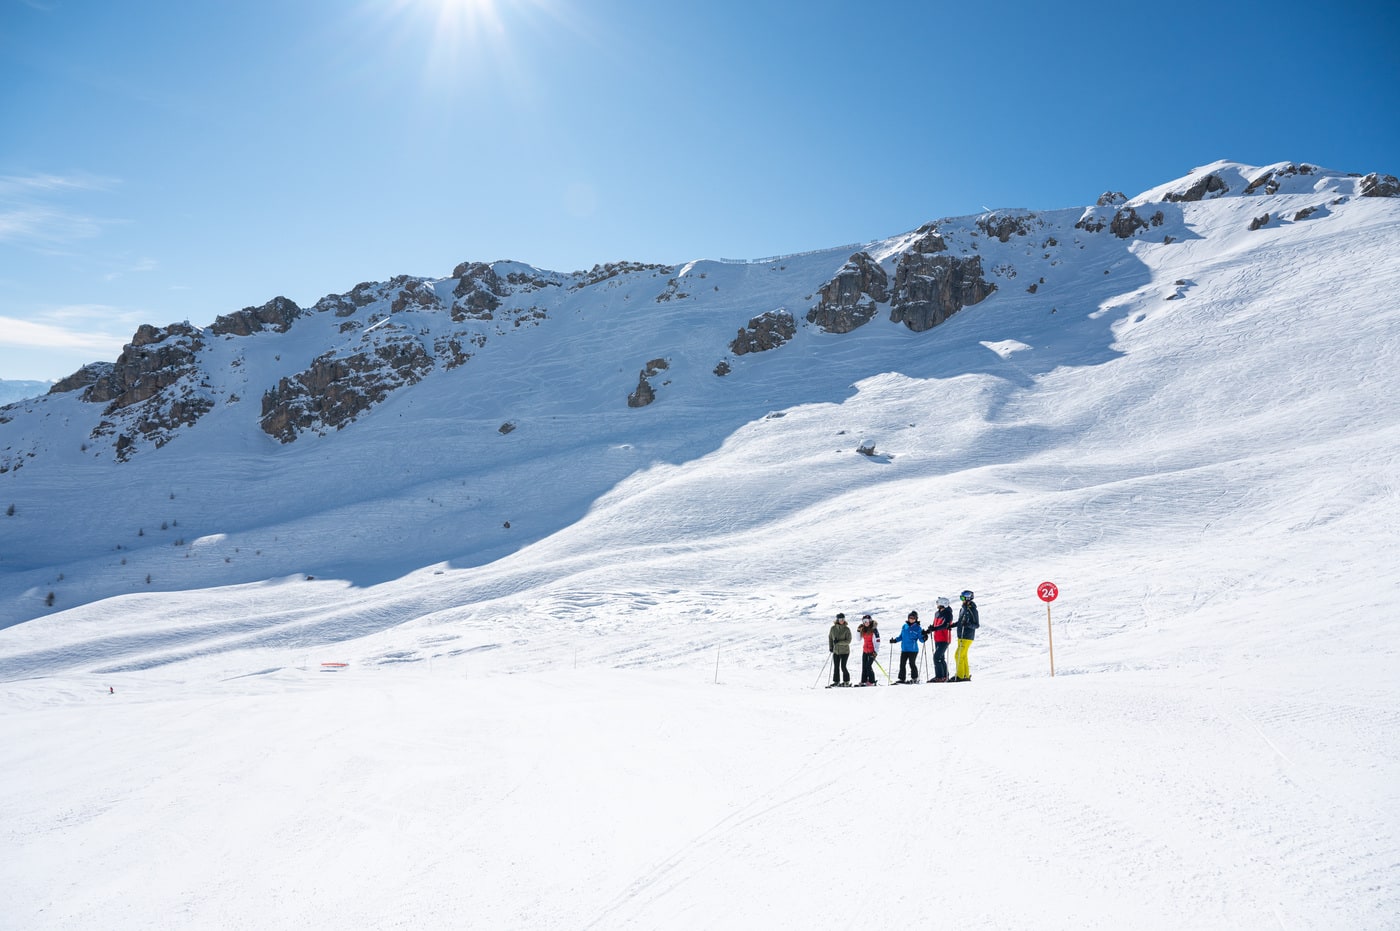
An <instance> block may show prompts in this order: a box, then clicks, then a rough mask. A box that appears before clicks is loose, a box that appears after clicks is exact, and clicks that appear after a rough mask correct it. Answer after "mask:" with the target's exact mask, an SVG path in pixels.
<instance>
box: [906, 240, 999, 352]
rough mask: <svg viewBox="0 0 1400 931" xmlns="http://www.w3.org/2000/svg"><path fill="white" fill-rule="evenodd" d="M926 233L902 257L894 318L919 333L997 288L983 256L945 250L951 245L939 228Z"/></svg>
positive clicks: (980, 299) (982, 298)
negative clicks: (985, 275) (984, 274)
mask: <svg viewBox="0 0 1400 931" xmlns="http://www.w3.org/2000/svg"><path fill="white" fill-rule="evenodd" d="M919 232H920V233H921V234H922V235H921V236H920V237H919V238H918V239H917V240H915V241H914V243H913V244H912V245H911V246H910V247H909V250H908V251H906V252H905V253H904V254H903V255H901V256H900V257H899V264H898V265H896V266H895V272H894V290H893V293H892V294H891V297H890V320H891V321H892V322H894V323H903V324H904V325H905V326H907V327H908V328H909V329H911V330H913V331H914V332H916V333H921V332H923V331H924V330H928V329H932V328H933V327H935V326H937V325H938V324H940V323H942V322H943V321H945V320H947V319H948V318H949V317H951V316H952V315H953V314H955V313H957V312H958V311H959V310H962V309H963V308H964V307H968V306H971V305H973V304H977V303H980V302H981V301H983V300H985V299H986V297H987V295H989V294H991V293H992V292H993V291H995V290H996V285H995V284H992V283H991V282H989V281H987V280H986V279H984V278H983V277H982V257H981V256H976V255H973V256H965V257H961V258H960V257H958V256H954V255H947V254H944V251H945V250H946V249H947V248H948V247H947V244H946V243H945V242H944V240H943V237H942V235H940V234H939V232H938V230H937V229H934V228H931V227H927V226H925V227H921V228H920V230H919Z"/></svg>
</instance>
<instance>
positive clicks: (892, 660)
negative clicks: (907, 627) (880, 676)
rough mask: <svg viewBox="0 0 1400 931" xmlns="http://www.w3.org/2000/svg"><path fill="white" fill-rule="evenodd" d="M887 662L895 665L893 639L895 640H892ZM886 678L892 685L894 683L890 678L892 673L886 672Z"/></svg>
mask: <svg viewBox="0 0 1400 931" xmlns="http://www.w3.org/2000/svg"><path fill="white" fill-rule="evenodd" d="M885 662H887V663H889V664H890V665H891V666H893V665H894V641H893V640H891V641H890V658H889V659H887V660H885ZM885 679H886V680H887V681H888V682H889V683H890V684H891V685H893V684H894V680H893V679H891V678H890V674H889V673H888V672H887V673H885Z"/></svg>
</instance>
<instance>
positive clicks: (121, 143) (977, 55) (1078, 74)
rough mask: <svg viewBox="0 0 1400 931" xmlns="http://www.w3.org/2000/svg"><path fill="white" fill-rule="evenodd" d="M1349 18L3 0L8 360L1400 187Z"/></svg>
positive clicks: (983, 8)
mask: <svg viewBox="0 0 1400 931" xmlns="http://www.w3.org/2000/svg"><path fill="white" fill-rule="evenodd" d="M1397 45H1400V12H1397V10H1396V9H1395V8H1394V7H1393V6H1392V5H1389V4H1384V5H1383V4H1378V3H1376V4H1369V3H1357V2H1345V0H1344V2H1338V3H1333V4H1327V5H1321V4H1316V3H1303V2H1272V3H1262V2H1239V3H1234V4H1216V3H1199V2H1177V3H1171V4H1139V3H1124V2H1111V3H1110V2H1083V3H1060V4H1053V3H1022V2H981V3H973V2H968V3H959V4H952V3H943V2H937V0H927V2H895V0H868V2H866V3H864V4H850V3H835V2H828V0H806V2H801V3H796V2H793V3H788V2H763V0H751V2H748V3H741V2H731V0H715V2H711V3H708V4H704V5H682V4H670V3H664V2H663V3H655V2H649V3H644V2H625V0H588V2H584V0H491V2H488V0H477V2H469V0H335V2H332V0H295V2H287V0H275V2H265V0H242V2H239V3H189V2H174V0H170V2H163V0H128V2H122V3H111V2H108V0H0V379H53V378H58V377H62V376H63V375H66V374H68V373H70V372H72V371H74V370H76V369H77V368H78V367H79V366H80V365H82V364H83V363H85V362H89V361H95V360H100V359H108V360H111V359H115V358H116V356H117V354H118V353H119V352H120V350H121V345H122V343H124V342H125V341H126V340H128V339H129V338H130V336H131V334H132V332H133V331H134V330H135V328H136V326H137V325H138V324H140V323H155V324H165V323H170V322H174V321H179V320H189V321H191V322H193V323H196V324H200V325H204V324H208V323H209V322H211V321H212V320H213V319H214V317H215V316H217V315H219V314H222V313H228V312H230V311H233V310H237V309H239V308H241V307H244V306H248V305H254V304H261V303H263V302H265V301H267V300H268V299H270V298H272V297H273V296H275V295H278V294H282V295H286V296H288V297H290V298H292V299H293V300H295V301H297V302H298V303H302V304H309V303H312V302H314V301H315V300H317V299H318V298H320V297H322V296H323V295H325V294H328V293H331V292H342V291H346V290H348V289H349V288H351V287H353V286H354V285H355V284H356V283H358V282H360V281H364V280H382V279H385V278H388V277H391V276H393V275H395V274H402V273H410V274H419V275H430V276H443V275H446V274H448V273H449V272H450V271H451V270H452V267H453V266H454V265H455V264H456V263H457V262H460V261H463V260H467V259H470V260H479V261H491V260H494V259H506V258H509V259H516V260H519V261H524V262H529V263H531V264H534V265H537V266H540V267H542V268H548V269H553V270H558V271H571V270H574V269H579V268H587V267H590V266H592V265H593V264H595V263H598V262H607V261H615V260H619V259H632V260H637V261H649V262H666V263H681V262H685V261H689V260H691V259H696V258H719V257H739V258H754V257H759V256H766V255H774V254H780V253H787V252H796V251H802V250H806V249H814V248H819V247H824V246H831V245H838V244H842V243H848V242H856V241H862V240H866V239H874V238H879V237H884V236H889V235H893V234H896V233H899V232H903V231H905V230H908V229H912V228H914V227H916V226H918V225H919V224H921V223H923V222H926V221H928V220H931V219H935V218H937V217H942V216H956V215H962V214H968V213H976V212H979V211H981V210H982V209H983V208H984V207H993V208H996V207H1026V208H1031V209H1053V208H1058V207H1068V206H1073V205H1084V204H1089V203H1092V202H1093V200H1094V199H1095V198H1096V197H1097V196H1098V194H1099V193H1100V192H1102V191H1104V190H1109V189H1112V190H1122V191H1125V192H1126V193H1128V194H1129V195H1132V194H1136V193H1138V192H1140V191H1142V190H1145V189H1147V188H1149V187H1152V186H1155V185H1157V184H1160V183H1162V182H1164V181H1168V180H1171V179H1172V178H1176V177H1179V176H1181V175H1184V174H1186V173H1187V172H1188V171H1190V170H1191V169H1192V168H1194V167H1196V166H1198V165H1202V164H1205V163H1208V162H1211V161H1214V160H1216V159H1219V158H1229V159H1234V160H1237V161H1241V162H1245V163H1249V164H1257V165H1265V164H1271V163H1273V162H1278V161H1284V160H1293V161H1309V162H1313V163H1317V164H1321V165H1325V166H1327V167H1331V168H1338V169H1344V170H1349V171H1362V172H1366V171H1382V172H1388V173H1392V174H1395V173H1400V119H1397V117H1396V112H1397V111H1396V101H1397V92H1400V64H1397V60H1398V59H1400V56H1397V55H1396V54H1395V52H1394V49H1395V48H1396V47H1397Z"/></svg>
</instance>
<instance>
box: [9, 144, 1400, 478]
mask: <svg viewBox="0 0 1400 931" xmlns="http://www.w3.org/2000/svg"><path fill="white" fill-rule="evenodd" d="M1227 196H1228V197H1245V198H1255V199H1264V200H1271V199H1274V198H1279V197H1285V196H1288V197H1292V198H1294V200H1291V201H1288V202H1287V203H1288V204H1290V205H1291V206H1289V207H1288V209H1287V210H1284V209H1283V208H1282V207H1279V208H1272V207H1271V208H1267V209H1265V210H1264V211H1263V216H1262V217H1261V216H1260V215H1259V214H1258V213H1257V212H1256V213H1255V214H1253V217H1254V226H1255V228H1264V227H1266V226H1268V227H1272V226H1275V225H1277V224H1280V223H1289V222H1300V221H1303V220H1310V219H1311V220H1314V221H1315V220H1317V219H1322V218H1325V217H1326V216H1327V213H1328V211H1329V210H1330V209H1332V208H1335V207H1336V206H1337V205H1339V204H1341V203H1344V202H1345V201H1346V200H1348V199H1349V198H1353V197H1366V198H1372V197H1396V196H1400V182H1398V181H1397V180H1396V178H1395V177H1394V176H1392V175H1386V174H1380V173H1371V174H1367V175H1343V174H1340V173H1336V172H1327V171H1325V170H1323V169H1320V168H1318V167H1317V166H1313V165H1309V164H1306V163H1302V164H1294V163H1280V164H1278V165H1274V166H1270V167H1268V168H1264V169H1246V168H1245V167H1243V166H1235V165H1233V164H1231V163H1217V164H1216V165H1213V166H1207V167H1206V168H1203V169H1198V170H1196V171H1195V172H1193V173H1192V174H1190V175H1188V176H1186V177H1185V178H1182V179H1180V180H1179V181H1177V182H1173V183H1171V184H1168V185H1164V186H1163V187H1161V188H1158V189H1155V190H1154V191H1153V192H1148V194H1145V195H1141V196H1139V197H1137V198H1132V199H1129V198H1126V197H1124V195H1123V194H1122V193H1121V192H1113V191H1109V192H1105V193H1104V194H1103V195H1101V196H1100V197H1098V198H1097V201H1096V203H1095V204H1094V205H1093V206H1091V207H1087V208H1084V209H1083V210H1082V211H1080V212H1079V213H1078V219H1077V220H1073V221H1072V220H1063V219H1061V215H1062V213H1063V212H1060V213H1051V214H1038V213H1035V212H1030V211H994V212H988V213H986V214H983V215H981V216H978V217H970V218H946V219H942V220H938V221H934V222H931V223H927V224H925V225H923V226H921V227H919V228H918V229H917V230H914V231H913V232H911V233H909V234H906V235H904V236H899V237H894V238H892V239H891V240H887V241H884V242H882V243H872V244H869V245H868V246H867V247H865V248H862V249H858V250H856V251H854V252H852V253H850V254H849V255H848V257H847V258H845V259H844V261H839V264H837V265H836V267H835V268H831V267H830V266H828V270H827V271H826V272H825V274H824V275H823V277H820V278H815V279H809V280H807V281H806V282H805V283H804V282H802V281H796V282H794V284H793V286H792V287H793V290H792V292H791V293H792V295H793V297H792V299H793V300H797V301H802V300H803V297H804V294H805V298H806V301H805V306H806V307H807V309H806V311H805V313H803V315H802V316H801V317H800V318H799V317H797V316H795V315H794V314H793V313H792V312H791V311H790V310H789V309H788V308H787V307H786V306H775V305H774V304H772V303H770V304H769V305H768V307H769V308H771V309H767V310H762V311H761V312H758V313H755V312H753V310H750V311H748V312H747V313H746V314H745V315H744V316H742V317H740V318H739V319H738V320H735V321H733V322H732V323H730V327H736V326H737V334H736V335H735V336H734V337H733V338H732V339H731V340H729V342H728V343H727V344H724V343H717V344H715V345H713V350H712V351H713V352H714V355H712V356H711V360H713V359H714V358H715V357H716V356H718V357H719V361H718V363H717V364H713V368H712V369H711V368H710V366H711V365H712V362H705V363H704V369H705V370H706V371H705V372H704V374H705V377H714V376H724V375H727V374H729V373H731V372H735V371H736V365H738V364H739V363H738V360H740V359H745V358H746V357H748V358H749V359H752V357H755V356H761V355H764V354H767V353H772V352H775V351H781V350H782V348H783V347H784V346H786V345H788V344H790V343H792V342H793V341H795V340H799V339H802V338H803V335H802V334H803V331H804V330H807V329H810V330H811V331H813V332H815V333H823V334H830V335H834V336H848V335H849V334H853V333H855V332H856V331H858V330H861V329H862V328H865V327H869V326H871V325H873V323H874V321H876V320H877V319H878V318H879V317H880V316H881V315H882V314H883V315H884V317H885V319H886V320H887V321H888V322H889V323H892V324H896V325H902V326H903V327H904V328H906V329H907V330H909V331H912V332H915V333H923V332H926V331H928V330H930V329H933V328H935V327H937V326H939V325H940V324H942V323H943V322H945V321H947V320H948V319H949V318H951V317H952V316H954V315H955V314H957V313H959V312H961V311H963V310H964V309H966V308H968V307H973V306H976V305H978V304H981V303H983V302H985V301H986V300H987V299H988V298H989V297H991V296H992V295H994V294H995V293H996V292H997V291H998V290H999V284H998V281H1001V282H1005V281H1006V280H1009V279H1012V278H1015V277H1016V276H1017V275H1018V274H1019V273H1025V272H1027V271H1029V272H1030V273H1031V274H1032V275H1033V276H1034V277H1035V278H1038V280H1035V281H1034V282H1033V283H1032V284H1030V286H1029V287H1027V288H1025V291H1026V292H1027V293H1029V294H1030V295H1033V296H1035V299H1037V300H1039V299H1041V295H1042V294H1043V293H1044V291H1045V290H1046V289H1049V288H1051V287H1052V286H1053V284H1054V281H1053V280H1052V279H1054V278H1055V276H1056V274H1057V270H1056V269H1057V266H1059V265H1060V264H1061V263H1063V262H1065V261H1068V260H1070V259H1071V258H1072V255H1073V253H1072V252H1070V251H1069V250H1070V248H1071V247H1072V246H1073V245H1074V244H1075V242H1074V240H1075V239H1076V237H1084V236H1099V235H1102V234H1103V233H1105V232H1107V233H1108V234H1110V235H1111V236H1113V237H1115V238H1117V239H1119V240H1122V241H1123V242H1124V244H1125V247H1126V245H1128V244H1130V243H1131V242H1132V241H1134V240H1137V239H1142V238H1144V237H1149V236H1154V235H1156V234H1157V233H1158V232H1160V231H1161V229H1162V228H1163V227H1169V228H1171V229H1172V230H1173V231H1176V230H1178V229H1179V228H1180V227H1181V226H1182V224H1183V218H1182V211H1183V210H1186V209H1188V208H1189V206H1190V205H1191V204H1193V203H1196V202H1199V201H1201V200H1206V199H1215V198H1220V197H1227ZM1071 216H1073V215H1072V214H1071ZM1178 235H1180V233H1178ZM1160 241H1161V242H1164V243H1166V244H1170V243H1171V242H1172V241H1173V236H1172V235H1170V234H1167V235H1163V236H1160ZM984 260H985V261H984ZM721 267H722V266H710V265H703V264H701V263H692V264H691V265H688V266H685V267H684V268H681V267H678V266H668V265H656V264H643V263H636V262H617V263H608V264H606V265H597V266H594V267H593V268H592V269H590V270H588V271H583V272H575V273H572V274H561V273H556V272H548V271H542V270H539V269H535V268H533V267H531V266H528V265H524V264H521V263H515V262H493V263H487V262H462V263H460V264H459V265H457V266H456V267H455V268H454V269H453V270H452V273H451V275H449V276H447V277H445V278H440V279H434V278H430V277H423V276H414V275H400V276H396V277H394V278H392V279H390V280H388V281H383V282H361V283H360V284H357V285H356V286H355V287H353V288H351V289H350V290H349V291H347V292H344V293H340V294H329V295H327V296H325V297H323V298H321V299H320V300H319V301H317V302H315V303H314V304H313V305H311V306H310V307H306V308H303V307H300V306H298V305H297V304H296V303H295V302H294V301H292V300H290V299H288V298H286V297H280V296H279V297H275V298H273V299H272V300H270V301H268V302H266V303H264V304H262V305H260V306H251V307H245V308H243V309H242V310H239V311H236V312H233V313H230V314H226V315H223V316H220V317H218V318H216V319H215V320H214V322H213V323H212V324H211V325H209V326H208V327H205V328H200V327H196V326H193V325H191V324H189V323H177V324H171V325H169V326H165V327H154V326H149V325H143V326H142V327H140V328H138V330H137V332H136V333H135V334H134V335H133V337H132V340H131V342H130V343H129V344H128V345H127V346H126V347H124V349H123V351H122V353H121V355H120V356H119V357H118V359H117V360H116V361H115V362H100V363H94V364H91V365H88V366H84V367H83V368H82V369H80V370H79V371H77V372H75V373H74V374H72V375H70V376H69V377H67V378H65V379H63V380H62V381H60V382H58V383H56V384H55V385H54V386H53V388H52V389H51V391H50V395H54V396H62V395H68V396H76V397H78V398H81V400H82V401H83V402H85V404H91V405H93V406H94V409H95V410H94V414H93V418H92V426H91V428H90V430H89V434H88V436H89V440H90V441H91V442H92V443H93V444H94V445H95V447H96V449H95V452H96V453H97V454H99V455H100V454H101V453H102V451H103V450H104V449H109V450H110V453H111V455H112V456H113V458H115V459H116V460H118V461H126V460H128V459H129V458H130V457H131V456H133V455H138V454H141V453H142V452H143V451H145V450H155V449H159V448H161V447H163V446H165V445H166V444H168V443H170V442H172V441H173V440H175V439H177V438H178V437H180V436H181V435H182V434H184V433H186V432H189V431H190V430H192V429H195V428H197V426H198V424H199V423H200V421H201V419H202V418H204V417H205V416H207V415H208V414H209V412H210V411H212V410H215V409H216V408H220V407H229V408H231V409H235V410H243V405H244V403H245V394H246V403H247V404H248V405H251V411H250V416H249V419H248V421H247V422H248V424H249V426H250V427H251V428H253V429H255V430H257V431H259V432H261V433H262V434H264V435H265V436H266V437H268V438H270V439H271V440H273V441H275V442H277V443H280V444H291V443H296V442H298V441H299V440H301V439H303V438H305V437H308V436H317V435H326V434H328V433H330V432H334V431H337V430H342V429H346V428H347V427H349V426H351V425H352V424H354V423H355V422H356V421H357V420H359V419H360V418H362V417H365V416H367V415H369V414H370V413H371V412H372V411H373V410H374V409H375V408H376V407H378V406H379V405H381V404H383V403H385V402H386V400H387V399H389V398H390V397H393V396H396V395H398V394H401V393H403V392H405V391H408V390H409V389H411V388H412V386H414V385H416V384H419V383H420V382H422V381H423V380H424V379H426V378H430V377H446V376H448V373H452V372H454V371H457V370H464V371H470V370H471V364H470V363H471V361H472V360H473V359H474V358H475V357H476V356H477V355H478V354H479V353H481V352H483V351H486V348H487V346H488V344H495V343H497V342H499V341H500V340H502V339H516V338H523V335H522V336H517V334H525V333H528V332H529V331H532V330H535V329H537V328H540V327H546V328H547V327H548V325H549V324H550V321H551V318H552V317H553V316H555V315H557V314H559V313H561V312H563V311H562V310H561V308H563V307H569V308H571V310H570V311H569V312H570V313H572V314H575V315H587V314H592V313H601V311H594V310H590V308H601V307H603V306H605V305H606V306H608V307H612V308H614V309H613V310H609V311H607V314H616V313H619V312H620V311H619V310H617V309H616V308H621V307H627V306H633V307H637V308H640V307H643V306H646V305H648V304H649V305H651V306H657V305H665V304H674V303H676V302H681V303H682V305H683V306H684V307H686V308H690V307H694V313H697V314H703V313H705V308H706V307H707V306H708V304H707V300H708V298H709V296H710V295H713V294H714V293H715V292H718V291H719V290H720V284H719V283H718V281H717V280H716V279H711V280H706V276H707V275H708V274H710V272H711V271H718V269H719V268H721ZM767 271H768V272H769V273H771V274H773V275H775V276H781V275H783V274H786V273H787V265H786V264H780V263H770V264H769V265H768V266H767ZM1044 299H1045V300H1046V301H1047V303H1049V302H1052V301H1053V298H1051V297H1050V296H1049V295H1048V294H1047V295H1045V297H1044ZM629 302H632V303H629ZM725 306H732V305H731V304H726V305H725ZM1047 310H1053V307H1047ZM686 312H687V313H688V312H691V311H688V310H687V311H686ZM598 323H599V325H604V324H607V325H611V324H610V323H608V321H607V318H605V317H600V318H598ZM628 325H629V326H645V325H646V324H645V322H644V316H643V317H638V318H637V320H636V322H634V323H632V324H628ZM729 332H730V333H736V330H735V329H732V328H731V329H730V330H729ZM298 334H306V336H304V337H303V338H302V341H303V342H304V341H305V340H306V339H310V340H311V343H310V344H309V345H311V346H312V348H313V351H311V352H306V353H305V354H304V355H303V354H301V353H300V351H298V352H296V353H292V354H291V355H289V356H287V357H286V358H285V360H284V356H283V352H282V351H281V350H282V347H283V346H284V344H285V345H287V346H290V345H292V343H289V342H288V341H289V340H293V339H294V338H296V337H297V336H298ZM317 342H319V345H316V343H317ZM296 345H298V346H300V345H301V343H300V342H298V343H296ZM658 348H661V349H663V351H666V350H665V347H658ZM298 357H299V358H298ZM670 364H671V363H670V362H669V361H668V356H663V357H659V358H654V359H652V360H651V361H650V362H648V363H647V365H646V366H645V367H644V368H643V369H642V370H641V372H640V373H639V375H638V376H637V381H636V382H632V383H627V382H620V383H619V384H618V385H617V386H616V394H615V395H614V397H615V398H616V399H617V401H616V403H617V404H618V406H619V407H623V406H627V407H645V406H649V405H652V404H655V403H656V402H657V401H658V400H660V399H661V398H660V396H659V394H658V386H657V385H655V384H653V380H654V379H655V378H656V377H657V375H658V374H659V373H660V372H661V371H662V370H664V369H666V368H668V366H670ZM744 364H746V365H753V364H757V361H756V360H755V361H746V362H745V363H744ZM230 369H233V370H237V371H238V372H240V373H241V377H242V378H243V380H244V384H245V385H246V387H245V388H244V389H242V391H241V392H235V391H233V390H231V389H215V388H214V387H213V385H214V384H218V383H224V382H227V381H228V379H227V378H224V377H222V376H225V375H227V374H228V371H229V370H230ZM633 371H636V370H635V369H634V370H633ZM696 371H701V369H698V368H694V367H691V368H687V367H685V366H682V367H681V369H679V370H674V369H673V370H672V372H670V373H669V374H668V377H669V378H671V379H677V378H682V377H696V376H695V375H694V374H692V373H693V372H696ZM464 377H469V376H464ZM667 384H670V382H669V381H668V382H666V383H665V384H663V385H661V386H659V387H660V388H661V389H662V390H663V391H664V389H665V387H666V385H667ZM32 403H33V402H32V401H28V402H21V403H18V404H14V405H10V406H9V407H7V408H0V423H5V422H8V421H11V420H13V419H14V418H15V417H16V416H19V415H21V414H22V413H23V412H24V409H25V407H26V405H32ZM35 454H36V453H35V450H33V449H30V450H28V451H25V452H21V451H19V450H18V449H17V448H4V447H0V471H4V470H8V469H10V468H15V467H19V466H20V465H22V464H23V463H24V461H25V460H27V459H30V458H33V456H34V455H35Z"/></svg>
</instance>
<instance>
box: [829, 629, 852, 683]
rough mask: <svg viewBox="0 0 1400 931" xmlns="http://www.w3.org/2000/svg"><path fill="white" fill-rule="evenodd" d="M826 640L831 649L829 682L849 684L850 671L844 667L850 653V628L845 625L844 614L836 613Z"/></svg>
mask: <svg viewBox="0 0 1400 931" xmlns="http://www.w3.org/2000/svg"><path fill="white" fill-rule="evenodd" d="M826 642H827V647H828V648H829V649H830V650H831V684H832V685H844V686H849V685H850V684H851V671H850V670H849V669H847V668H846V659H847V657H849V656H850V655H851V628H849V627H847V626H846V615H844V614H838V615H836V623H834V624H832V625H831V632H830V633H829V634H827V636H826Z"/></svg>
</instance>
